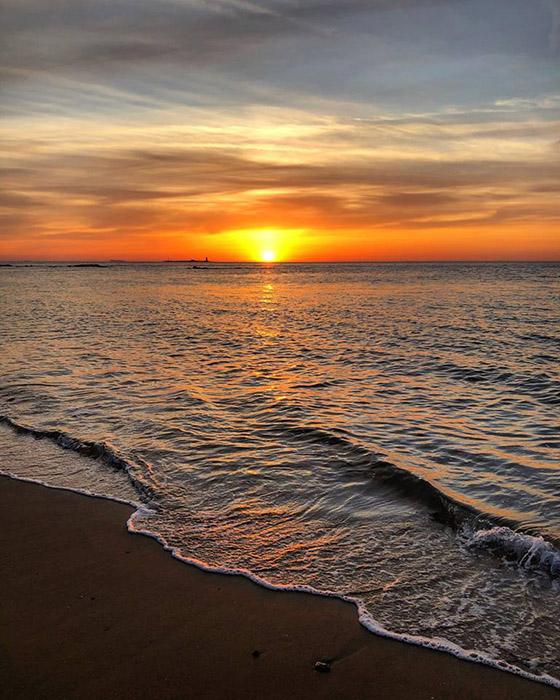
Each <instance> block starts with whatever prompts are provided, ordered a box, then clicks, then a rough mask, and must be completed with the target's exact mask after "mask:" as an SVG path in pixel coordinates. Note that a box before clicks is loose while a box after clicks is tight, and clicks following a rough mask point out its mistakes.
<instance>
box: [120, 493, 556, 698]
mask: <svg viewBox="0 0 560 700" xmlns="http://www.w3.org/2000/svg"><path fill="white" fill-rule="evenodd" d="M149 512H150V511H149V509H148V508H146V507H145V506H141V507H140V508H139V509H138V510H136V511H135V512H134V513H133V514H132V515H131V516H130V518H129V519H128V522H127V527H128V530H129V532H131V533H134V534H139V535H144V536H146V537H151V538H152V539H155V540H156V541H157V542H159V544H161V545H162V547H163V548H164V549H165V550H166V551H168V552H169V553H170V554H171V555H172V556H173V557H175V559H178V560H179V561H182V562H184V563H185V564H189V565H191V566H196V567H197V568H198V569H201V570H202V571H208V572H209V573H215V574H224V575H228V576H244V577H245V578H248V579H249V580H251V581H253V582H254V583H256V584H258V585H259V586H263V587H264V588H268V589H270V590H273V591H287V592H296V593H310V594H312V595H319V596H322V597H324V598H325V597H326V598H338V599H339V600H343V601H346V602H348V603H352V604H353V605H355V606H356V608H357V610H358V620H359V621H360V623H361V624H362V625H363V626H364V627H365V628H366V629H367V630H368V631H369V632H373V633H374V634H376V635H378V636H380V637H386V638H387V639H393V640H396V641H399V642H405V643H407V644H414V645H415V646H421V647H426V648H428V649H433V650H435V651H443V652H446V653H447V654H451V655H452V656H456V657H457V658H459V659H463V660H465V661H473V662H475V663H481V664H484V665H485V666H490V667H491V668H494V669H497V670H501V671H508V672H509V673H513V674H515V675H517V676H521V677H522V678H526V679H528V680H532V681H537V682H539V683H545V684H546V685H550V686H552V687H554V688H558V689H560V679H557V678H554V677H553V676H550V675H548V674H546V673H543V674H538V675H537V674H534V673H530V672H529V671H525V670H523V669H521V668H518V667H517V666H513V665H512V664H510V663H508V662H506V661H503V660H501V659H494V658H492V657H491V656H489V655H488V654H486V653H485V652H483V651H478V650H476V649H463V648H462V647H460V646H459V645H458V644H454V643H453V642H450V641H449V640H447V639H443V638H439V637H434V638H430V637H422V636H420V635H412V634H405V633H400V632H392V631H391V630H388V629H387V628H386V627H383V625H381V624H380V623H379V622H377V620H375V619H374V618H373V617H372V615H371V614H370V613H369V611H368V610H367V609H366V607H365V604H364V602H363V601H362V600H360V599H359V598H353V597H352V596H347V595H344V594H342V593H337V592H336V591H330V590H321V589H318V588H314V587H313V586H308V585H282V584H274V583H271V582H270V581H267V580H266V579H264V578H262V577H260V576H257V575H256V574H254V573H252V572H251V571H248V570H247V569H242V568H232V567H223V566H212V565H209V564H207V563H206V562H203V561H200V560H198V559H193V558H190V557H187V556H185V555H184V554H182V552H181V551H180V549H179V548H177V547H173V546H172V545H170V544H168V542H167V541H166V540H165V539H164V538H163V537H161V535H158V534H156V533H154V532H152V531H151V530H147V529H143V528H141V527H139V526H138V525H137V523H136V520H137V519H138V517H141V516H142V515H149Z"/></svg>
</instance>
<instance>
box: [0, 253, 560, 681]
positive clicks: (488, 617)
mask: <svg viewBox="0 0 560 700" xmlns="http://www.w3.org/2000/svg"><path fill="white" fill-rule="evenodd" d="M559 273H560V264H554V263H549V264H544V263H542V264H541V263H503V264H500V263H484V264H482V263H479V264H475V263H472V264H470V263H447V264H436V263H431V264H428V263H426V264H419V263H418V264H412V263H411V264H404V263H403V264H396V263H393V264H274V265H262V264H217V263H210V264H204V265H199V266H198V269H193V265H192V264H178V263H166V264H116V263H115V264H108V265H106V266H103V267H79V266H72V265H66V264H62V263H59V264H56V265H55V264H51V265H48V264H43V265H39V264H34V265H32V266H23V265H15V266H12V267H3V268H2V269H0V343H1V350H2V373H1V381H0V470H1V471H2V472H3V473H7V474H11V475H14V476H17V477H20V478H26V479H32V480H36V481H40V482H42V483H45V484H47V485H50V486H57V487H64V488H69V489H72V490H76V491H81V492H86V493H92V494H97V495H101V496H105V497H107V498H114V499H118V500H123V501H126V502H129V503H133V504H135V505H136V506H137V510H136V512H135V514H134V516H133V517H132V518H131V520H130V522H129V527H130V528H131V529H133V530H136V531H142V532H146V533H148V534H151V535H152V536H155V537H157V538H158V539H159V540H160V541H161V542H162V543H164V544H165V545H166V546H167V547H169V548H170V549H172V550H173V552H174V553H175V554H176V556H180V557H182V558H184V559H186V560H188V561H191V562H194V563H197V564H198V565H200V566H204V567H207V568H211V569H215V570H218V571H223V572H243V573H245V574H246V575H249V576H251V577H252V578H254V579H255V580H257V581H259V582H261V583H262V584H263V585H268V586H272V587H278V588H284V587H287V588H297V589H303V590H312V591H315V592H323V593H327V594H329V595H338V596H341V597H346V598H350V599H352V600H354V601H355V602H356V605H357V606H358V609H359V614H360V619H361V621H362V623H363V624H364V625H366V626H367V627H368V628H370V629H371V630H372V631H374V632H377V633H380V634H386V635H389V636H395V637H397V638H402V639H404V640H408V641H410V642H412V643H421V644H425V645H428V646H433V647H436V648H441V649H446V650H448V651H450V652H451V653H455V654H457V655H459V656H465V657H467V658H471V659H474V660H479V661H483V662H486V663H490V664H494V665H498V666H501V667H503V668H507V669H509V670H512V671H514V672H521V673H523V674H526V675H527V674H529V675H531V676H533V677H537V678H540V679H541V680H544V681H546V682H550V683H553V684H557V685H558V684H560V680H559V679H560V648H559V647H560V632H559V629H558V619H559V602H560V597H559V596H560V550H559V549H558V547H559V546H560V465H559V462H558V456H559V448H560V421H559V417H560V416H559V414H560V410H559V409H560V370H559V364H558V356H559V350H560V304H559V301H560V274H559Z"/></svg>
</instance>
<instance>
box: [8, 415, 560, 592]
mask: <svg viewBox="0 0 560 700" xmlns="http://www.w3.org/2000/svg"><path fill="white" fill-rule="evenodd" d="M0 424H4V425H8V426H9V427H10V428H12V429H13V430H14V431H15V432H17V433H22V434H26V435H31V436H33V437H34V438H36V439H39V440H40V439H48V440H51V441H53V442H55V443H56V444H57V445H59V446H60V447H62V448H63V449H66V450H72V451H74V452H76V453H77V454H80V455H83V456H86V457H89V458H91V459H95V460H98V461H101V462H103V463H104V464H106V465H107V466H109V467H111V468H113V469H117V470H121V471H124V472H125V473H126V474H127V475H128V477H129V479H130V481H131V483H132V485H133V486H134V488H135V489H136V490H137V491H138V493H139V495H140V496H141V498H142V500H143V501H144V502H146V501H150V502H152V503H153V501H154V500H156V498H157V494H156V493H155V492H154V490H153V489H152V487H151V486H150V485H149V484H148V483H147V482H146V480H145V479H144V478H143V477H142V476H141V475H140V474H139V471H140V468H141V467H142V468H144V469H146V470H147V473H151V471H152V470H151V467H150V465H149V464H148V463H147V462H145V461H144V460H140V459H138V458H136V460H137V464H134V463H133V462H130V461H128V460H126V459H124V458H123V457H122V456H120V455H119V454H118V452H117V451H116V450H115V449H114V448H112V447H110V446H108V445H107V444H106V443H105V442H93V441H90V440H81V439H78V438H75V437H72V436H70V435H68V434H67V433H65V432H63V431H62V430H44V429H38V428H32V427H30V426H27V425H24V424H22V423H19V422H17V421H15V420H14V419H13V418H10V417H9V416H5V415H0ZM275 432H281V433H283V434H284V435H289V436H291V437H292V438H293V439H296V440H303V441H305V442H308V443H309V442H311V443H320V444H323V445H329V446H336V447H338V448H339V449H340V448H342V449H343V450H344V451H346V452H347V453H350V454H351V455H352V456H353V458H354V462H355V464H356V465H357V466H358V467H359V468H360V469H363V468H366V469H368V470H369V474H370V477H371V479H372V480H373V481H375V482H376V483H377V484H379V485H383V486H387V487H389V488H390V489H392V490H393V491H395V492H397V493H399V494H401V495H402V496H403V497H405V498H408V499H411V500H414V501H416V502H420V503H421V504H422V505H423V506H424V507H425V508H427V509H428V510H429V511H431V517H432V518H433V519H434V520H435V521H436V522H439V523H441V524H443V525H446V526H448V527H450V528H452V529H453V530H455V531H456V532H457V534H458V537H459V539H460V541H461V542H462V543H463V544H464V545H465V546H467V547H469V548H471V549H478V550H485V551H487V552H490V553H493V554H496V555H498V556H502V557H505V558H506V559H509V560H510V561H515V562H516V563H517V564H518V565H519V566H520V567H521V568H522V569H525V570H533V571H535V570H538V571H540V572H542V573H545V574H548V575H549V576H551V577H553V578H560V551H559V550H558V549H556V547H555V546H554V545H553V544H552V543H551V542H549V541H547V540H545V539H544V538H543V537H542V536H540V535H533V534H530V533H525V532H520V531H516V530H515V529H513V528H515V527H516V526H517V523H515V522H512V521H508V520H507V519H505V518H497V517H496V516H493V515H490V514H488V513H483V512H481V511H479V510H477V509H476V508H474V507H473V506H471V505H469V504H466V503H463V502H461V501H460V500H458V499H455V498H453V497H452V496H451V495H449V494H448V493H444V492H443V491H442V490H440V489H439V488H438V487H437V486H436V485H435V484H433V483H432V482H430V481H428V480H427V479H424V478H422V477H420V476H418V475H416V474H413V473H412V472H409V471H407V470H406V469H403V468H401V467H398V466H397V465H395V464H393V463H392V462H389V461H387V460H386V459H384V458H383V456H381V455H378V454H375V453H372V452H370V451H369V450H367V449H366V448H364V447H362V446H361V445H357V444H355V443H354V442H352V440H350V439H349V438H348V437H345V436H343V435H337V434H335V433H334V432H329V431H328V430H324V429H322V428H318V427H313V426H289V425H288V426H284V427H282V428H276V429H275ZM40 483H42V482H40ZM86 493H87V492H86ZM88 495H89V494H88Z"/></svg>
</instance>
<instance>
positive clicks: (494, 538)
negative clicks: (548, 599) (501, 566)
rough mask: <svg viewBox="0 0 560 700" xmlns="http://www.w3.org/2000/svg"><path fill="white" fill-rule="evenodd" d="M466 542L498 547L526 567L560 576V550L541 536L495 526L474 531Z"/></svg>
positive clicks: (482, 546) (493, 547)
mask: <svg viewBox="0 0 560 700" xmlns="http://www.w3.org/2000/svg"><path fill="white" fill-rule="evenodd" d="M466 544H467V545H468V546H471V547H478V548H484V549H498V550H499V551H501V552H503V553H504V554H505V555H508V556H513V557H514V558H515V559H516V560H517V563H518V564H519V566H521V567H523V568H524V569H540V570H541V571H546V572H547V573H549V574H550V575H551V576H553V577H557V576H560V552H559V551H558V550H557V549H556V548H555V547H554V546H553V545H552V544H551V543H550V542H547V541H546V540H545V539H544V538H543V537H541V536H537V537H535V536H533V535H526V534H524V533H522V532H515V531H514V530H511V529H510V528H509V527H493V528H490V529H488V530H477V531H476V532H474V533H472V534H471V535H470V537H469V539H468V540H467V542H466Z"/></svg>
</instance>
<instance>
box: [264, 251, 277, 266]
mask: <svg viewBox="0 0 560 700" xmlns="http://www.w3.org/2000/svg"><path fill="white" fill-rule="evenodd" d="M261 260H262V262H268V263H270V262H274V261H275V260H276V253H275V252H274V251H273V250H263V251H262V253H261Z"/></svg>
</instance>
